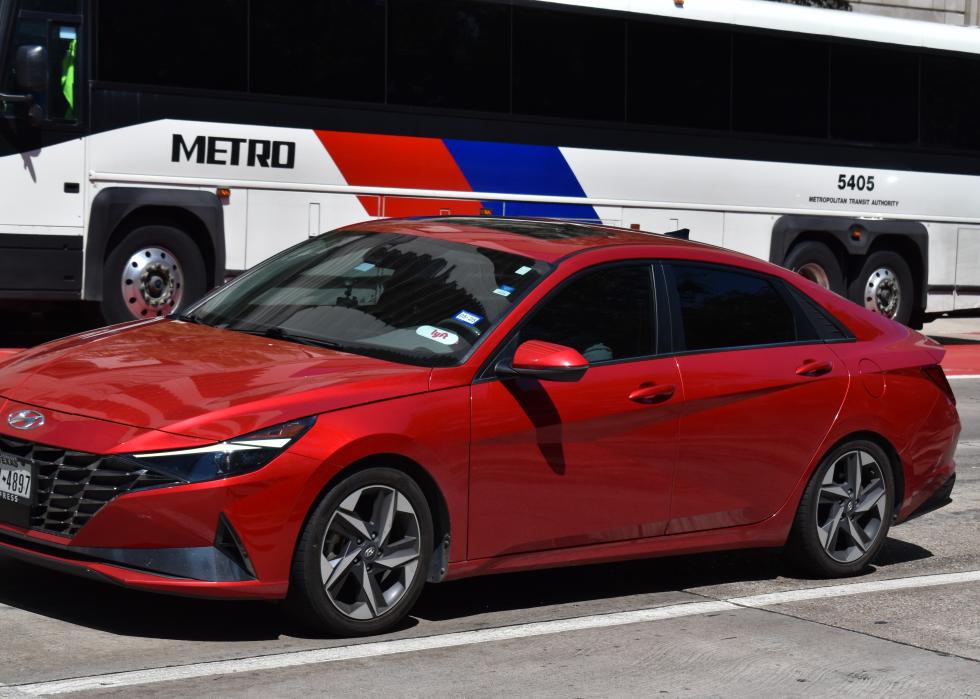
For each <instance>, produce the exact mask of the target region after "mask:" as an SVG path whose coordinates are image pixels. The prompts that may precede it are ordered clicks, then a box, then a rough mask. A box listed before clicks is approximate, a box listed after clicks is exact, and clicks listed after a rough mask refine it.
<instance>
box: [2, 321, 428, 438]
mask: <svg viewBox="0 0 980 699" xmlns="http://www.w3.org/2000/svg"><path fill="white" fill-rule="evenodd" d="M430 373H431V372H430V370H429V369H427V368H424V367H415V366H408V365H404V364H396V363H393V362H387V361H383V360H380V359H373V358H370V357H364V356H360V355H354V354H347V353H344V352H336V351H333V350H328V349H320V348H316V347H309V346H306V345H299V344H295V343H291V342H285V341H282V340H275V339H270V338H264V337H257V336H254V335H247V334H244V333H238V332H231V331H227V330H220V329H217V328H211V327H208V326H203V325H195V324H192V323H185V322H181V321H177V320H157V321H150V322H147V323H130V324H126V325H122V326H115V327H112V328H105V329H102V330H97V331H94V332H91V333H84V334H82V335H76V336H74V337H70V338H66V339H64V340H59V341H57V342H53V343H48V344H46V345H41V346H40V347H37V348H35V349H32V350H27V351H25V352H22V353H19V354H17V355H14V356H13V357H12V358H10V359H8V360H6V361H0V396H4V397H6V398H8V399H10V400H13V401H17V402H19V403H24V404H28V405H32V406H35V407H38V408H49V409H52V410H57V411H59V412H62V413H67V414H71V415H79V416H84V417H90V418H96V419H100V420H108V421H111V422H115V423H119V424H123V425H130V426H133V427H139V428H145V429H153V430H162V431H165V432H170V433H173V434H180V435H186V436H189V437H197V438H200V439H207V440H222V439H228V438H230V437H235V436H238V435H242V434H246V433H248V432H251V431H254V430H256V429H260V428H262V427H267V426H269V425H274V424H277V423H279V422H285V421H288V420H292V419H296V418H299V417H305V416H307V415H314V414H318V413H323V412H327V411H330V410H337V409H339V408H345V407H350V406H353V405H360V404H363V403H369V402H375V401H381V400H387V399H390V398H395V397H398V396H403V395H409V394H412V393H421V392H424V391H426V390H427V389H428V383H429V374H430Z"/></svg>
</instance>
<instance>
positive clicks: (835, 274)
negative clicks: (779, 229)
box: [783, 240, 846, 296]
mask: <svg viewBox="0 0 980 699" xmlns="http://www.w3.org/2000/svg"><path fill="white" fill-rule="evenodd" d="M783 267H786V268H787V269H790V270H792V271H794V272H796V273H797V274H799V275H800V276H801V277H804V278H805V279H809V280H810V281H811V282H814V283H815V284H819V285H820V286H822V287H823V288H825V289H830V290H831V291H833V292H834V293H835V294H840V295H841V296H843V295H844V292H845V290H846V289H845V285H844V272H843V270H842V269H841V265H840V262H839V261H838V259H837V256H836V255H835V254H834V253H833V251H832V250H831V249H830V248H829V247H827V246H826V245H824V244H823V243H820V242H818V241H816V240H807V241H804V242H802V243H799V244H798V245H794V246H793V249H792V250H790V251H789V254H788V255H787V256H786V261H785V262H784V263H783Z"/></svg>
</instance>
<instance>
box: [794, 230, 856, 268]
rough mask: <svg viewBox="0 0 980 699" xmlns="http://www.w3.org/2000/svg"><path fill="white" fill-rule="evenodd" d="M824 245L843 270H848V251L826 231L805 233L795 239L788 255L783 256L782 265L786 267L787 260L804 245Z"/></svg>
mask: <svg viewBox="0 0 980 699" xmlns="http://www.w3.org/2000/svg"><path fill="white" fill-rule="evenodd" d="M810 242H813V243H822V244H824V245H826V246H827V248H828V249H829V250H830V252H831V253H833V255H834V257H836V258H837V262H838V263H839V264H840V268H841V269H842V270H845V272H846V270H847V257H848V255H847V250H845V249H844V246H843V244H842V243H841V242H840V241H839V240H838V239H837V238H836V237H834V236H833V235H831V234H830V233H827V232H825V231H804V232H802V233H800V234H799V235H798V236H796V237H795V238H794V239H793V244H792V245H790V246H789V248H787V250H786V255H784V256H783V262H782V264H783V265H785V263H786V260H787V259H789V256H790V255H791V254H793V250H795V249H796V248H798V247H799V246H800V245H802V244H803V243H810Z"/></svg>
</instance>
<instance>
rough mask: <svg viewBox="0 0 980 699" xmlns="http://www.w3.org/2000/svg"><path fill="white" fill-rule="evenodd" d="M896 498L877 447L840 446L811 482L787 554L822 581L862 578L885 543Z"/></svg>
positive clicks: (863, 443)
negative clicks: (863, 572)
mask: <svg viewBox="0 0 980 699" xmlns="http://www.w3.org/2000/svg"><path fill="white" fill-rule="evenodd" d="M894 496H895V483H894V477H893V475H892V470H891V464H890V461H889V459H888V455H887V454H885V452H884V450H883V449H882V448H881V447H879V446H878V445H877V444H875V443H874V442H869V441H866V440H853V441H850V442H847V443H845V444H843V445H841V446H840V447H838V448H836V449H834V450H833V451H832V452H831V453H830V454H828V455H827V456H826V457H825V458H824V460H823V461H822V462H821V463H820V466H818V467H817V470H816V471H814V473H813V476H812V477H811V478H810V482H809V483H808V484H807V487H806V490H805V491H804V492H803V498H802V500H801V501H800V507H799V509H798V510H797V513H796V520H795V522H794V525H793V532H792V535H791V536H790V541H789V543H788V548H787V553H788V554H789V555H790V556H791V557H792V558H793V559H794V560H795V561H796V563H798V564H799V565H800V566H801V567H803V568H804V569H805V570H807V571H808V572H810V573H813V574H815V575H818V576H820V577H842V576H847V575H855V574H857V573H860V572H861V571H862V570H864V569H865V568H866V567H867V566H868V564H869V563H871V561H873V560H874V558H875V556H877V555H878V552H879V551H880V550H881V547H882V545H883V544H884V542H885V537H886V536H887V535H888V528H889V526H890V525H891V520H892V507H893V502H894Z"/></svg>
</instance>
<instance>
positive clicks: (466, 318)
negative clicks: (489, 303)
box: [453, 311, 483, 325]
mask: <svg viewBox="0 0 980 699" xmlns="http://www.w3.org/2000/svg"><path fill="white" fill-rule="evenodd" d="M453 318H455V319H456V320H458V321H459V322H460V323H466V324H467V325H476V324H477V323H479V322H480V321H481V320H483V316H478V315H477V314H476V313H470V312H469V311H460V312H459V313H457V314H456V315H455V316H453Z"/></svg>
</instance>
